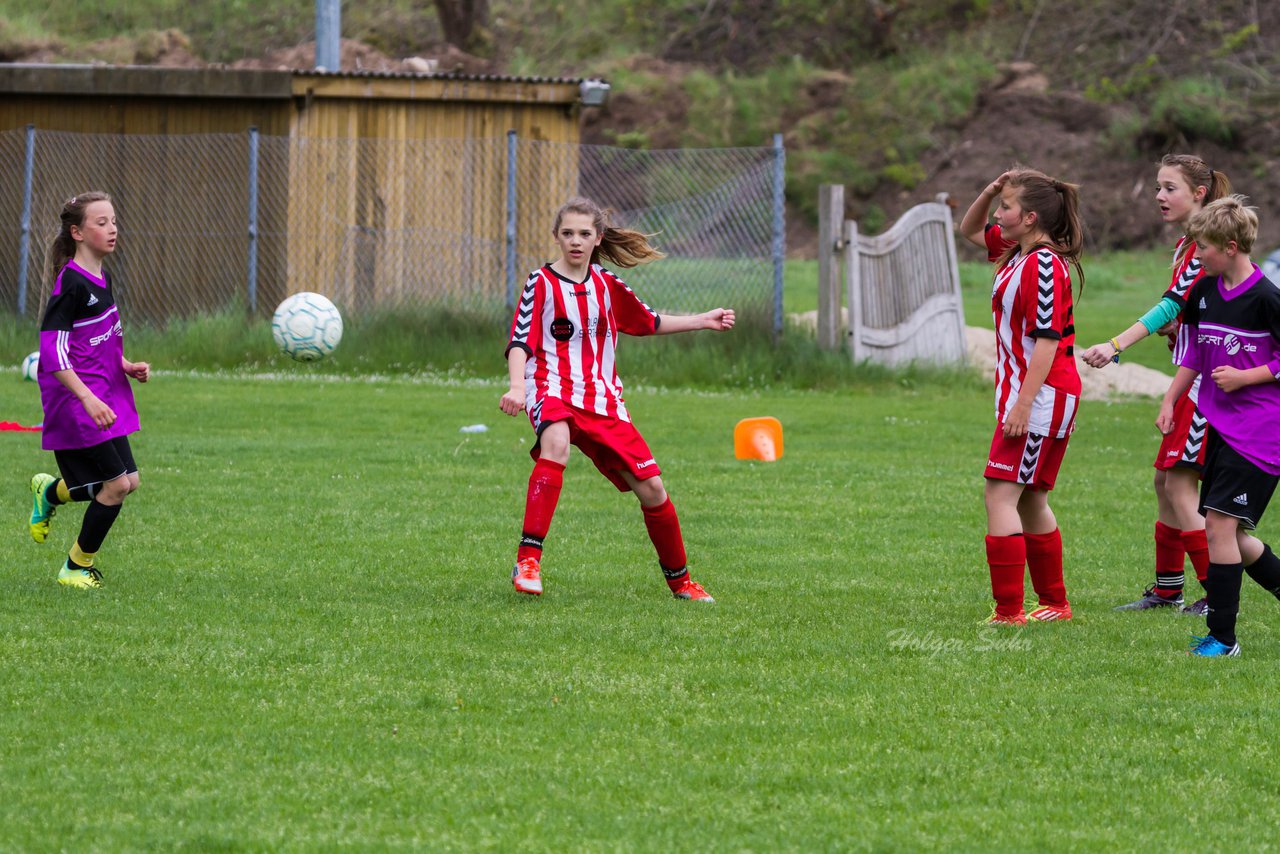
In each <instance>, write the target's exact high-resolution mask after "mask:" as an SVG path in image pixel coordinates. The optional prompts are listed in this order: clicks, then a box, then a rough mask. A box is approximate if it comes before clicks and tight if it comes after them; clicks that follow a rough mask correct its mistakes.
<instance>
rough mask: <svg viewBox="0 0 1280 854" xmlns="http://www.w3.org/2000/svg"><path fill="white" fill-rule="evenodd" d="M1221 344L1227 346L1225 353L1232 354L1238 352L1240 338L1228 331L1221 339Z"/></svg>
mask: <svg viewBox="0 0 1280 854" xmlns="http://www.w3.org/2000/svg"><path fill="white" fill-rule="evenodd" d="M1222 346H1223V347H1225V348H1227V355H1229V356H1234V355H1235V354H1236V353H1239V352H1240V339H1239V338H1237V337H1236V336H1234V335H1232V334H1231V333H1230V332H1228V333H1227V334H1226V337H1224V338H1223V339H1222Z"/></svg>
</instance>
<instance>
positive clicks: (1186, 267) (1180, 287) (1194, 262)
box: [1164, 235, 1204, 403]
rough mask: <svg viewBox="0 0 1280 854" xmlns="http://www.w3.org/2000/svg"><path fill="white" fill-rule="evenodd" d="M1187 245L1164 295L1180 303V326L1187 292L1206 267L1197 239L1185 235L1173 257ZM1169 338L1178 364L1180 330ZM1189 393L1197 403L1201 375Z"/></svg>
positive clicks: (1174, 358) (1170, 346)
mask: <svg viewBox="0 0 1280 854" xmlns="http://www.w3.org/2000/svg"><path fill="white" fill-rule="evenodd" d="M1184 243H1185V244H1189V245H1188V246H1187V254H1186V255H1185V256H1183V258H1182V261H1181V262H1180V263H1179V264H1178V265H1177V268H1176V269H1174V271H1173V280H1172V281H1171V282H1170V283H1169V289H1168V290H1166V291H1165V292H1164V295H1165V296H1166V297H1168V298H1169V299H1172V300H1173V301H1174V302H1176V303H1177V304H1178V326H1179V327H1181V325H1182V315H1183V313H1184V312H1185V310H1186V308H1187V294H1189V293H1190V292H1191V288H1192V286H1193V285H1195V283H1196V282H1198V281H1200V277H1201V276H1203V275H1204V267H1203V266H1202V265H1201V263H1200V259H1199V258H1197V257H1196V252H1197V250H1198V247H1197V246H1196V244H1195V241H1193V240H1191V239H1190V238H1188V237H1187V236H1186V235H1183V236H1182V237H1181V238H1179V239H1178V245H1177V246H1174V247H1173V257H1174V260H1177V258H1178V253H1179V252H1181V251H1182V246H1183V244H1184ZM1165 337H1167V338H1168V339H1169V354H1170V358H1171V359H1172V361H1173V363H1174V364H1175V365H1176V364H1178V354H1177V353H1176V352H1174V348H1175V347H1176V346H1177V343H1178V330H1177V329H1174V330H1173V331H1172V332H1170V333H1169V334H1168V335H1167V336H1165ZM1187 394H1189V395H1190V396H1191V402H1192V403H1195V402H1196V401H1198V400H1199V399H1200V377H1199V375H1197V376H1196V379H1195V382H1193V383H1192V384H1191V388H1190V389H1188V391H1187Z"/></svg>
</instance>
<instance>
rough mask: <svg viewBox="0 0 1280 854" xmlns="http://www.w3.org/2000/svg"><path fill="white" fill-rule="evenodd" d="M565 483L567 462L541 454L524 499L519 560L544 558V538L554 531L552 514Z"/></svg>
mask: <svg viewBox="0 0 1280 854" xmlns="http://www.w3.org/2000/svg"><path fill="white" fill-rule="evenodd" d="M563 485H564V465H562V464H561V463H557V462H553V461H551V460H548V459H544V458H541V457H540V458H539V459H538V461H537V462H536V463H534V464H533V472H532V473H531V474H530V475H529V491H528V492H527V493H526V494H525V499H524V529H523V530H522V532H521V534H520V547H519V548H518V549H516V562H517V563H519V562H520V561H522V560H524V559H525V558H527V557H532V558H541V557H542V541H543V539H545V538H546V536H547V531H549V530H551V517H552V516H554V515H555V513H556V503H557V502H558V501H559V500H560V487H561V486H563Z"/></svg>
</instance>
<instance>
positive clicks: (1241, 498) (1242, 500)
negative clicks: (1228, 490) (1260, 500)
mask: <svg viewBox="0 0 1280 854" xmlns="http://www.w3.org/2000/svg"><path fill="white" fill-rule="evenodd" d="M1231 500H1232V501H1234V502H1235V503H1236V504H1243V505H1245V506H1246V507H1248V506H1249V493H1247V492H1242V493H1240V494H1239V495H1237V496H1236V497H1235V498H1233V499H1231Z"/></svg>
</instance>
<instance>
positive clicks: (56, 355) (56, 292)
mask: <svg viewBox="0 0 1280 854" xmlns="http://www.w3.org/2000/svg"><path fill="white" fill-rule="evenodd" d="M64 273H65V271H64ZM83 288H84V285H83V284H82V283H81V280H80V278H79V277H78V276H67V275H64V274H59V275H58V278H57V280H56V282H55V284H54V288H53V295H52V296H50V297H49V305H48V306H47V307H46V308H45V311H44V319H43V320H42V321H41V322H40V365H41V366H42V367H43V366H46V365H49V366H52V367H47V368H44V369H45V370H48V371H51V372H52V371H65V370H69V369H70V368H71V352H70V345H71V327H72V325H73V324H74V323H75V319H76V318H75V312H76V305H78V303H79V299H78V298H79V296H80V293H81V291H82V290H83Z"/></svg>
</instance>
